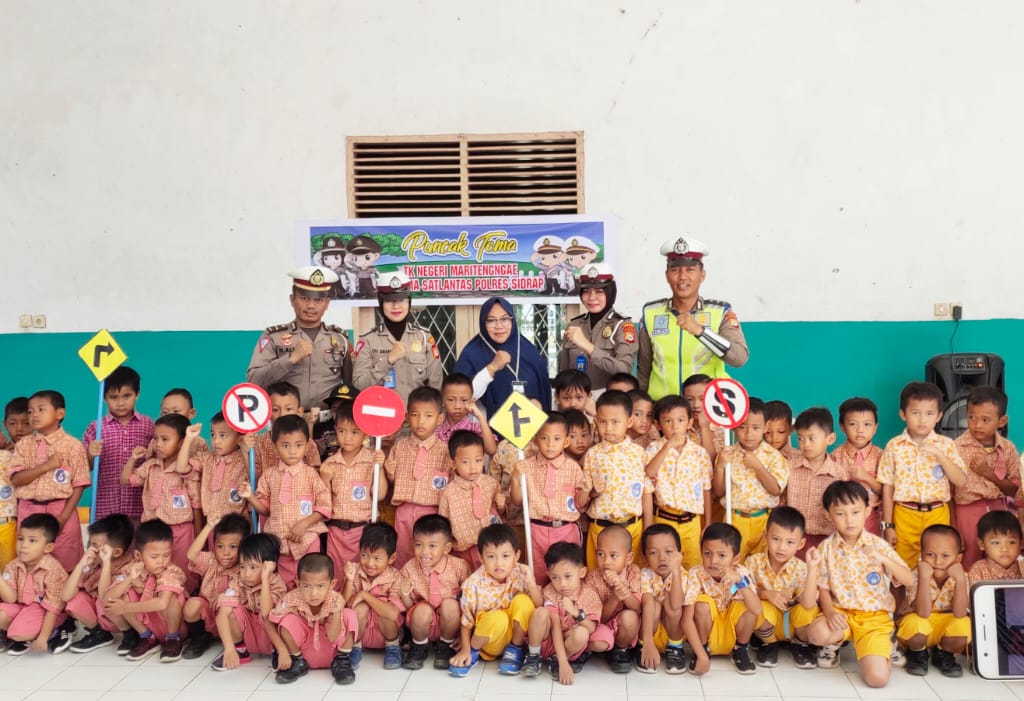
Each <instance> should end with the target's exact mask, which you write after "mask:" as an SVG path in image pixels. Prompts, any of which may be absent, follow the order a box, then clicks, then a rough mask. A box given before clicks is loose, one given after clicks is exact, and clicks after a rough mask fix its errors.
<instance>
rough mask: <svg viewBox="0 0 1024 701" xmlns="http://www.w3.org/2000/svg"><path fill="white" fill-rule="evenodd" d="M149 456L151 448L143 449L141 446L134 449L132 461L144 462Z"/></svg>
mask: <svg viewBox="0 0 1024 701" xmlns="http://www.w3.org/2000/svg"><path fill="white" fill-rule="evenodd" d="M148 456H149V448H143V447H142V446H141V445H139V446H136V447H134V448H132V460H142V458H145V457H148Z"/></svg>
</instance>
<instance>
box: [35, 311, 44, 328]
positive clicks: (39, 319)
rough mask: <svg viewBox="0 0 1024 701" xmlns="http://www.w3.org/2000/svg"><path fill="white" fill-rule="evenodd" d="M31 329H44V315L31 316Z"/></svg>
mask: <svg viewBox="0 0 1024 701" xmlns="http://www.w3.org/2000/svg"><path fill="white" fill-rule="evenodd" d="M32 328H34V329H45V328H46V315H45V314H33V315H32Z"/></svg>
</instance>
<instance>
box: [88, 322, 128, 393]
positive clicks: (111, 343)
mask: <svg viewBox="0 0 1024 701" xmlns="http://www.w3.org/2000/svg"><path fill="white" fill-rule="evenodd" d="M78 357H79V358H81V359H82V362H83V363H85V365H86V367H88V368H89V370H90V371H91V372H92V374H93V375H95V376H96V379H97V380H99V381H100V382H103V380H105V379H107V376H108V375H109V374H110V373H112V372H114V370H116V369H117V368H118V367H119V366H120V365H121V363H123V362H124V361H126V360H128V356H127V355H125V354H124V351H123V350H121V346H119V345H117V342H116V341H115V340H114V337H113V336H111V335H110V332H109V331H107V330H106V329H102V330H100V331H99V332H98V333H97V334H96V335H95V336H93V337H92V338H90V339H89V341H88V342H87V343H86V344H85V345H84V346H82V347H81V348H79V349H78Z"/></svg>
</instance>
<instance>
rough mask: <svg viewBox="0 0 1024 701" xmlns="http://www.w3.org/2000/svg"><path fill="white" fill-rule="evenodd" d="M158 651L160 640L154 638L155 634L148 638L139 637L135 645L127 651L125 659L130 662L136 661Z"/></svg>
mask: <svg viewBox="0 0 1024 701" xmlns="http://www.w3.org/2000/svg"><path fill="white" fill-rule="evenodd" d="M159 651H160V641H159V640H157V639H156V636H155V635H150V636H149V637H148V638H140V639H139V642H137V643H135V647H133V648H132V649H131V651H130V652H129V653H128V657H127V658H126V659H128V660H129V661H130V662H138V661H139V660H144V659H146V658H147V657H149V656H150V655H152V654H153V653H155V652H159Z"/></svg>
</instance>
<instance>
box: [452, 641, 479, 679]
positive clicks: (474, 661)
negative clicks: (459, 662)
mask: <svg viewBox="0 0 1024 701" xmlns="http://www.w3.org/2000/svg"><path fill="white" fill-rule="evenodd" d="M478 664H480V651H479V650H474V649H473V648H470V649H469V664H468V665H466V666H465V667H457V666H456V665H453V664H449V665H448V674H450V675H452V676H453V677H458V678H460V679H461V678H462V677H468V676H469V673H470V672H472V671H473V670H474V669H475V668H476V666H477V665H478Z"/></svg>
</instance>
